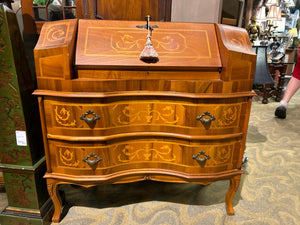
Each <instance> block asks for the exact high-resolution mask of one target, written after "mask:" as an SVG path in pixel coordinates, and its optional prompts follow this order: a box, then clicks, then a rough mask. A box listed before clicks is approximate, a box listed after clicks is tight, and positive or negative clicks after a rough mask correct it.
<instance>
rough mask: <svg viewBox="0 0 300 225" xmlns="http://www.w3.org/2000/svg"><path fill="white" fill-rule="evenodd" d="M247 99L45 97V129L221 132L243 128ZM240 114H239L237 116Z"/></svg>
mask: <svg viewBox="0 0 300 225" xmlns="http://www.w3.org/2000/svg"><path fill="white" fill-rule="evenodd" d="M248 104H249V103H248V101H247V98H241V99H234V98H233V99H224V100H222V101H219V102H217V101H216V103H211V102H210V101H208V100H203V101H202V102H201V101H200V102H197V103H190V102H185V101H170V100H164V99H160V100H136V101H114V102H108V103H101V102H100V100H97V99H75V100H74V99H61V100H60V101H58V100H53V99H47V98H46V99H45V101H44V107H45V114H46V124H47V132H48V133H49V134H56V135H67V136H108V135H114V134H121V133H128V132H168V133H175V134H184V135H218V134H220V135H222V134H232V133H239V132H241V131H242V130H243V126H244V122H243V121H244V120H245V119H247V118H245V115H246V114H247V113H246V111H247V105H248ZM241 115H242V116H241Z"/></svg>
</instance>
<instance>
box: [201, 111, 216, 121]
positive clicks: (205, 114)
mask: <svg viewBox="0 0 300 225" xmlns="http://www.w3.org/2000/svg"><path fill="white" fill-rule="evenodd" d="M204 116H208V117H209V118H203V117H204ZM215 119H216V118H215V117H214V116H213V115H211V114H210V112H208V111H206V112H204V113H203V114H202V115H200V116H197V117H196V120H199V121H200V122H201V123H202V124H209V123H210V122H211V121H213V120H215Z"/></svg>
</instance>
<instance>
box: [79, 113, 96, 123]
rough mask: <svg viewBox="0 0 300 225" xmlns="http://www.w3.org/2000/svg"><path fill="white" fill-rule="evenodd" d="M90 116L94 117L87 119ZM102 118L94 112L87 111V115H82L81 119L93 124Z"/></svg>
mask: <svg viewBox="0 0 300 225" xmlns="http://www.w3.org/2000/svg"><path fill="white" fill-rule="evenodd" d="M88 115H93V116H94V117H87V116H88ZM100 118H101V117H100V116H99V115H97V114H96V113H94V112H93V111H92V110H88V111H86V113H85V114H82V115H81V116H80V119H82V120H84V121H85V122H87V123H88V124H91V123H93V122H94V121H96V120H99V119H100Z"/></svg>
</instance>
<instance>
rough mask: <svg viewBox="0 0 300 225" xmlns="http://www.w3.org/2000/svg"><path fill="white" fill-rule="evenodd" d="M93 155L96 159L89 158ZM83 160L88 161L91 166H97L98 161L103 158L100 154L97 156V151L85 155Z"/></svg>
mask: <svg viewBox="0 0 300 225" xmlns="http://www.w3.org/2000/svg"><path fill="white" fill-rule="evenodd" d="M91 157H93V158H96V159H93V160H90V159H89V158H91ZM82 161H84V162H86V163H87V164H89V166H91V167H95V166H96V165H97V163H98V162H100V161H102V158H101V157H100V156H97V155H96V154H95V153H93V152H91V153H90V154H89V155H88V156H86V157H84V158H83V159H82Z"/></svg>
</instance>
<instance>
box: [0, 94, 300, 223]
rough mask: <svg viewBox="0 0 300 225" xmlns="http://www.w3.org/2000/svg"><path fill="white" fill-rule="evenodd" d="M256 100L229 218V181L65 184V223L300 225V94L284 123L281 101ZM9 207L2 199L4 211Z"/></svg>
mask: <svg viewBox="0 0 300 225" xmlns="http://www.w3.org/2000/svg"><path fill="white" fill-rule="evenodd" d="M270 101H271V102H270V103H269V104H266V105H265V104H262V103H261V101H254V102H253V105H252V111H251V117H250V122H249V129H248V137H247V145H246V156H247V157H248V159H249V161H248V163H247V164H246V165H245V166H244V171H245V175H243V176H242V182H241V184H240V188H239V191H238V193H237V194H236V195H235V198H234V204H233V205H234V210H235V215H234V216H227V215H226V211H225V203H224V199H225V194H226V191H227V188H228V185H229V182H228V181H220V182H216V183H213V184H210V185H207V186H201V185H198V184H165V183H159V182H149V181H148V182H137V183H132V184H125V185H105V186H97V187H93V188H89V189H85V188H82V187H76V186H72V185H62V186H61V187H60V189H61V191H63V192H64V195H65V202H66V207H65V209H64V212H63V218H62V220H61V222H60V223H59V224H61V225H80V224H82V225H100V224H101V225H104V224H111V225H112V224H113V225H117V224H118V225H121V224H122V225H125V224H126V225H127V224H128V225H140V224H147V225H148V224H151V225H158V224H160V225H167V224H169V225H181V224H183V225H187V224H188V225H189V224H191V225H196V224H199V225H200V224H201V225H206V224H207V225H211V224H220V225H221V224H222V225H223V224H226V225H231V224H236V225H240V224H243V225H252V224H253V225H266V224H268V225H277V224H278V225H293V224H300V201H299V200H300V199H299V198H300V173H299V171H300V91H299V92H298V93H297V94H296V96H294V98H293V99H292V100H291V102H290V104H289V109H288V115H287V119H286V120H280V119H277V118H274V110H275V108H276V106H277V105H278V103H276V102H274V101H273V100H272V99H270ZM5 204H7V203H6V199H5V194H1V195H0V207H4V206H5ZM53 225H54V223H53Z"/></svg>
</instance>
